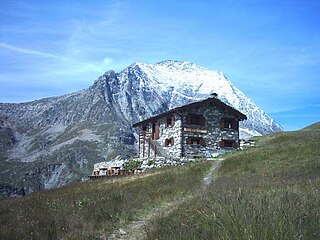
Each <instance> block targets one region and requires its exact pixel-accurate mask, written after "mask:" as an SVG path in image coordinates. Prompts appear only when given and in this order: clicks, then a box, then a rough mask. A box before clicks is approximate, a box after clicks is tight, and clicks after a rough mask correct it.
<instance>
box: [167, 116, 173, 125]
mask: <svg viewBox="0 0 320 240" xmlns="http://www.w3.org/2000/svg"><path fill="white" fill-rule="evenodd" d="M173 125H174V117H173V116H170V117H167V123H166V127H173Z"/></svg>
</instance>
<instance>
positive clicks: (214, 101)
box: [132, 97, 247, 127]
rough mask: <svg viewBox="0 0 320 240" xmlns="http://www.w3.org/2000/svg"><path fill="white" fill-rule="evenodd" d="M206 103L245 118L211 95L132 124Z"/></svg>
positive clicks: (241, 118)
mask: <svg viewBox="0 0 320 240" xmlns="http://www.w3.org/2000/svg"><path fill="white" fill-rule="evenodd" d="M208 104H213V105H215V106H218V107H220V108H221V109H224V110H226V111H228V112H230V113H232V114H234V115H236V116H237V117H238V118H239V120H240V121H241V120H245V119H247V116H246V115H244V114H243V113H241V112H239V111H238V110H236V109H235V108H233V107H231V106H229V105H227V104H225V103H224V102H222V101H221V100H219V99H218V98H215V97H211V98H207V99H205V100H202V101H199V102H194V103H190V104H187V105H183V106H180V107H176V108H173V109H171V110H169V111H167V112H164V113H161V114H158V115H155V116H153V117H151V118H148V119H145V120H143V121H141V122H137V123H135V124H133V125H132V126H133V127H138V126H141V125H143V124H146V123H150V122H154V121H156V120H158V119H159V118H163V117H165V116H168V115H170V114H172V113H176V112H180V111H187V110H188V109H191V108H195V107H201V106H204V105H208Z"/></svg>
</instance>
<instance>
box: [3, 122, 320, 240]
mask: <svg viewBox="0 0 320 240" xmlns="http://www.w3.org/2000/svg"><path fill="white" fill-rule="evenodd" d="M306 130H309V131H306ZM311 130H312V131H311ZM319 130H320V123H317V124H316V125H313V126H310V127H309V128H307V129H304V130H301V131H295V132H283V133H276V134H270V135H266V136H262V137H258V138H257V144H256V146H255V147H253V148H249V149H245V150H237V151H234V152H232V153H230V154H228V155H226V156H225V160H224V161H223V162H222V165H221V167H220V168H219V170H218V173H217V174H214V173H213V172H212V174H214V176H213V178H212V179H213V180H215V181H214V182H213V183H211V181H208V176H210V175H207V174H208V172H209V173H210V171H209V169H210V168H211V169H212V166H214V165H215V164H217V162H218V161H203V162H202V161H200V162H198V163H194V164H191V165H188V166H180V167H174V168H164V169H161V170H157V171H154V172H150V173H147V174H144V175H140V176H134V177H131V178H123V179H121V178H120V179H113V180H108V179H101V180H97V181H93V182H85V183H78V184H73V185H69V186H67V187H63V188H60V189H55V190H51V191H45V192H38V193H34V194H31V195H29V196H26V197H23V198H16V199H8V200H2V201H0V214H1V220H0V221H1V222H0V227H1V228H0V237H1V238H2V239H29V238H33V239H45V238H47V239H56V238H64V239H88V238H96V239H108V236H110V235H112V233H114V232H115V230H116V233H118V234H119V235H120V236H118V237H117V235H113V237H112V238H110V239H120V238H121V239H137V238H136V237H137V236H139V237H141V236H143V237H145V238H146V239H177V238H179V239H266V240H267V239H288V240H289V239H319V238H320V232H319V226H320V211H319V210H320V191H319V190H320V175H319V172H320V159H319V156H320V131H319ZM203 182H205V183H207V184H208V187H206V188H203V187H201V186H203ZM169 209H170V210H169ZM17 222H19V227H17V225H16V223H17ZM117 229H119V230H117ZM139 239H141V238H139Z"/></svg>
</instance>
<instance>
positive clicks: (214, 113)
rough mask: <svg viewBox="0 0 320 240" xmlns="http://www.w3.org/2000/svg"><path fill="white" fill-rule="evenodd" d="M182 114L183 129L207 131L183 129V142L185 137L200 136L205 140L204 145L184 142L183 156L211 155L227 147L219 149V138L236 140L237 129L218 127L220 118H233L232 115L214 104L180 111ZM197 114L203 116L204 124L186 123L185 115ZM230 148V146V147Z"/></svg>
mask: <svg viewBox="0 0 320 240" xmlns="http://www.w3.org/2000/svg"><path fill="white" fill-rule="evenodd" d="M181 114H182V115H183V116H184V129H185V128H187V129H198V130H203V131H207V133H200V132H198V133H194V132H190V131H184V133H183V135H184V143H185V142H186V141H185V139H186V138H187V137H202V138H203V139H204V140H205V146H200V145H189V144H184V152H183V154H184V156H199V157H200V156H204V157H211V156H215V155H217V154H221V153H224V152H225V151H226V150H230V149H227V148H224V149H221V147H220V145H219V143H220V141H221V140H234V141H236V142H238V132H239V131H238V130H234V129H229V128H228V129H227V128H220V121H221V119H222V118H230V119H233V118H234V116H233V115H231V114H229V113H226V112H224V110H222V109H220V108H217V107H216V106H202V107H200V108H194V109H190V110H189V111H188V112H183V113H181ZM188 114H199V115H203V116H204V117H205V125H204V126H199V125H192V124H186V121H185V119H186V115H188ZM231 149H232V148H231Z"/></svg>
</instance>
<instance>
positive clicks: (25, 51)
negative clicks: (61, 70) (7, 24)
mask: <svg viewBox="0 0 320 240" xmlns="http://www.w3.org/2000/svg"><path fill="white" fill-rule="evenodd" d="M0 47H1V48H3V49H6V50H10V51H13V52H17V53H21V54H29V55H35V56H38V57H44V58H54V59H59V60H63V61H70V60H69V59H68V58H66V57H60V56H57V55H55V54H52V53H48V52H42V51H37V50H33V49H28V48H22V47H16V46H12V45H10V44H6V43H3V42H0Z"/></svg>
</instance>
